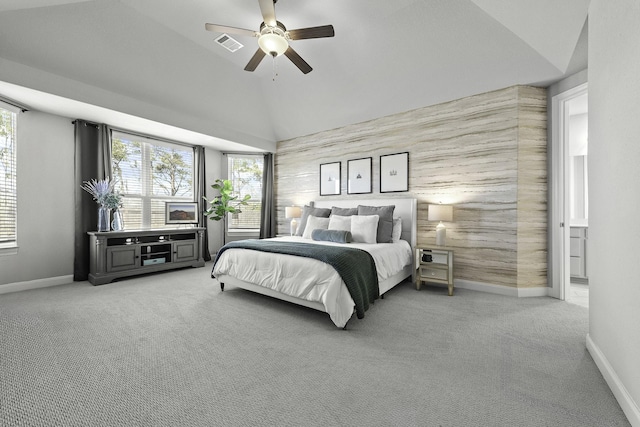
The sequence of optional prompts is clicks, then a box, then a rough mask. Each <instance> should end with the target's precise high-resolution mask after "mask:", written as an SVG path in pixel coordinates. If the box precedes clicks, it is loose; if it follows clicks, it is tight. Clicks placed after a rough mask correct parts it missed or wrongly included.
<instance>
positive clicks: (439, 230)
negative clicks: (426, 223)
mask: <svg viewBox="0 0 640 427" xmlns="http://www.w3.org/2000/svg"><path fill="white" fill-rule="evenodd" d="M446 238H447V228H446V227H445V226H444V224H443V223H442V221H441V222H440V224H438V225H437V226H436V245H438V246H445V240H446Z"/></svg>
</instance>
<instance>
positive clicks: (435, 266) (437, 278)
mask: <svg viewBox="0 0 640 427" xmlns="http://www.w3.org/2000/svg"><path fill="white" fill-rule="evenodd" d="M416 250H417V252H418V274H417V276H416V289H417V290H420V287H421V286H422V282H431V283H440V284H443V285H447V287H448V288H449V296H451V295H453V249H451V248H447V247H444V246H418V247H417V248H416Z"/></svg>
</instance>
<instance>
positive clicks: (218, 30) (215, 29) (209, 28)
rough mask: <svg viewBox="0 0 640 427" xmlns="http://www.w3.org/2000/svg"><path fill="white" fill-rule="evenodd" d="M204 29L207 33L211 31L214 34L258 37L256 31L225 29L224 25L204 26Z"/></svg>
mask: <svg viewBox="0 0 640 427" xmlns="http://www.w3.org/2000/svg"><path fill="white" fill-rule="evenodd" d="M204 28H205V30H207V31H213V32H214V33H230V34H239V35H242V36H249V37H257V36H258V33H257V32H256V31H253V30H245V29H244V28H236V27H227V26H226V25H217V24H204Z"/></svg>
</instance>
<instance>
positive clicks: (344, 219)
mask: <svg viewBox="0 0 640 427" xmlns="http://www.w3.org/2000/svg"><path fill="white" fill-rule="evenodd" d="M329 230H346V231H351V217H350V216H342V215H334V214H331V216H330V217H329Z"/></svg>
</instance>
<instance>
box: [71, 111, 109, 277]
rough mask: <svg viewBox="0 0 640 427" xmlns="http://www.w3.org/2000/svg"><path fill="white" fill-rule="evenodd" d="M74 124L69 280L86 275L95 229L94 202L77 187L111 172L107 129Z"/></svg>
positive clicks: (101, 126) (81, 122)
mask: <svg viewBox="0 0 640 427" xmlns="http://www.w3.org/2000/svg"><path fill="white" fill-rule="evenodd" d="M73 124H74V126H75V133H74V135H75V136H74V138H75V162H74V167H75V173H74V176H75V178H74V184H75V187H74V191H75V242H74V258H73V280H77V281H78V280H87V278H88V277H89V236H88V235H87V231H95V230H97V228H98V205H97V204H96V202H95V201H94V200H93V198H92V197H91V195H90V194H89V193H87V192H86V191H84V190H83V189H82V188H81V186H82V183H83V182H84V181H89V180H92V179H104V178H106V177H109V176H110V174H111V129H109V127H108V126H106V125H98V124H95V123H90V122H86V121H84V120H79V119H78V120H76V121H74V122H73Z"/></svg>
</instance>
